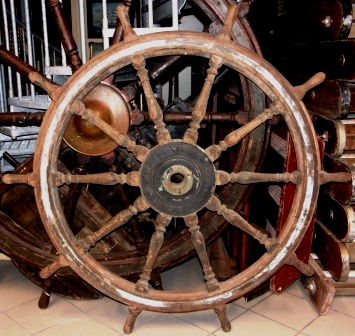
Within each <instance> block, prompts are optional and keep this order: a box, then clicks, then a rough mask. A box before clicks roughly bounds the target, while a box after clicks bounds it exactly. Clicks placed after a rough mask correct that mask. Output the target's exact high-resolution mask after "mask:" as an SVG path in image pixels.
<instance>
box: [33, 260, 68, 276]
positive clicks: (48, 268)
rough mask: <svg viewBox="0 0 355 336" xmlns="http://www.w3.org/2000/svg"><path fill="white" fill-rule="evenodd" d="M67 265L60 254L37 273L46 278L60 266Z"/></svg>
mask: <svg viewBox="0 0 355 336" xmlns="http://www.w3.org/2000/svg"><path fill="white" fill-rule="evenodd" d="M67 266H69V263H68V261H67V260H66V259H65V257H64V256H63V255H62V254H60V255H59V256H58V257H57V259H56V260H55V261H53V262H52V263H51V264H50V265H48V266H46V267H44V268H42V270H41V272H40V273H39V275H40V277H41V278H42V279H47V278H49V277H50V276H52V275H53V274H54V273H55V272H57V271H58V270H59V269H60V268H62V267H67Z"/></svg>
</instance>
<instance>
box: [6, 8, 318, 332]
mask: <svg viewBox="0 0 355 336" xmlns="http://www.w3.org/2000/svg"><path fill="white" fill-rule="evenodd" d="M235 9H236V7H235V6H232V10H230V12H229V14H228V17H227V20H226V23H225V25H224V28H223V29H222V31H221V32H220V34H219V35H218V36H217V37H215V36H211V35H208V34H204V33H191V32H174V33H158V34H154V35H146V36H143V37H137V36H136V35H135V34H134V32H133V30H132V28H131V26H130V24H129V21H128V16H127V13H126V12H125V11H124V9H123V7H120V9H119V10H118V13H119V17H120V20H121V21H122V24H123V27H124V30H125V39H124V42H122V43H120V44H118V45H115V46H112V47H111V48H109V49H108V50H106V51H104V52H102V53H101V54H100V55H99V57H95V58H93V59H92V60H91V61H89V62H88V63H87V64H85V65H84V66H83V67H82V68H80V69H79V70H78V71H77V72H76V73H75V74H74V75H73V76H72V77H71V78H70V79H69V80H68V82H67V83H66V84H65V85H64V86H63V87H61V88H59V89H58V91H57V93H56V92H52V97H53V100H54V101H53V102H52V103H51V105H50V107H49V109H48V111H47V113H46V116H45V119H44V121H43V125H42V127H41V130H40V133H39V136H38V141H37V147H36V153H35V159H34V167H33V173H31V174H28V175H26V176H25V177H24V176H17V175H9V176H8V178H7V180H6V181H7V182H12V183H15V182H25V183H28V184H30V185H32V186H34V190H35V196H36V201H37V205H38V209H39V212H40V214H41V218H42V221H43V223H44V225H45V228H46V230H47V232H48V234H49V236H50V239H51V241H52V242H53V244H54V246H55V248H56V249H57V251H58V252H59V254H60V255H59V257H58V260H57V261H56V262H54V263H53V264H52V265H51V266H49V267H48V269H47V271H48V273H51V272H53V271H55V270H56V269H58V268H59V267H63V266H70V267H71V268H72V269H73V270H74V271H75V272H77V273H78V275H79V276H80V277H82V278H83V279H84V280H86V281H87V282H88V283H89V284H91V285H92V286H94V287H95V288H96V289H98V290H99V291H101V292H103V293H104V294H106V295H108V296H110V297H112V298H114V299H115V300H118V301H120V302H123V303H126V304H127V305H129V307H130V314H129V318H128V320H127V323H126V326H125V331H126V332H130V331H131V330H132V328H133V325H134V321H135V318H136V316H137V315H138V314H139V313H140V312H141V311H142V310H152V311H160V312H188V311H197V310H204V309H210V308H213V309H214V310H215V311H216V312H217V314H218V315H219V317H220V320H221V323H222V327H223V329H224V330H229V329H230V324H229V322H228V319H227V317H226V314H225V304H226V303H227V302H230V301H232V300H234V299H236V298H238V297H240V296H242V295H244V294H245V293H247V292H248V291H249V290H251V289H252V288H255V287H256V286H257V285H258V284H260V283H261V282H262V281H264V280H266V279H267V278H269V277H270V276H271V275H272V274H273V273H274V272H276V271H277V269H278V268H279V267H281V266H282V265H283V264H285V263H288V262H290V261H292V262H294V260H293V259H294V258H295V257H294V254H293V253H294V250H295V249H296V247H297V246H298V244H299V242H300V240H301V239H302V237H303V234H304V233H305V230H306V228H307V225H308V223H309V220H310V217H311V216H312V213H313V210H314V206H315V202H316V198H317V195H318V185H319V176H318V174H319V170H320V162H319V156H318V150H317V146H316V140H315V134H314V132H313V129H312V126H311V121H310V120H309V117H308V114H307V111H306V110H305V108H304V105H303V104H302V103H301V102H300V100H299V97H300V96H302V91H304V90H306V89H307V88H309V85H308V84H307V85H306V86H305V87H301V88H298V89H295V88H293V87H291V86H290V84H289V83H288V82H287V81H286V80H285V79H284V78H283V77H282V76H281V75H280V74H279V73H278V72H277V71H276V70H275V69H274V68H273V67H272V66H270V65H269V64H268V63H267V62H266V61H265V60H263V59H262V58H260V57H259V56H257V55H256V54H254V53H253V52H251V51H249V50H247V49H245V48H244V47H241V46H239V45H236V44H234V43H233V42H231V41H230V30H231V26H232V22H233V21H234V15H235ZM168 55H188V56H189V57H191V58H195V59H196V62H200V61H201V59H207V60H208V63H209V68H208V70H207V76H206V78H205V83H204V85H203V87H202V90H201V93H200V95H199V98H198V100H197V102H196V104H195V106H194V109H193V111H192V121H191V122H190V124H189V128H188V129H187V130H186V132H185V134H184V136H183V138H182V139H172V138H171V136H170V133H169V131H168V129H167V127H166V125H165V123H164V122H163V113H162V111H161V109H160V107H159V104H158V103H157V100H156V98H155V96H154V93H153V90H152V87H151V85H150V82H149V79H148V76H147V69H146V66H145V64H146V60H148V59H151V58H154V57H161V56H168ZM128 65H132V66H133V67H134V68H135V69H136V72H137V75H138V77H139V78H140V81H141V83H142V88H143V92H144V95H145V99H146V102H147V107H148V111H149V114H150V118H151V120H152V121H153V122H154V127H155V130H156V138H157V143H158V144H157V145H156V146H155V147H154V148H152V149H148V148H146V147H143V146H141V145H139V144H137V143H135V142H134V141H132V139H131V138H129V136H127V135H126V134H124V133H122V132H120V131H119V130H117V129H116V128H115V127H113V126H111V125H110V124H109V123H108V122H106V121H104V120H102V119H100V118H99V116H97V115H96V114H94V113H93V112H92V111H91V110H90V109H89V108H86V107H85V105H84V104H83V103H82V99H83V98H84V97H85V96H87V94H88V93H89V92H90V91H91V90H93V89H94V88H95V87H97V85H98V84H99V83H100V82H101V81H103V80H104V79H105V78H107V77H108V76H109V75H110V74H112V73H114V72H116V71H118V70H120V69H122V68H124V67H126V66H128ZM221 68H228V70H229V71H232V72H235V75H236V76H237V75H239V74H242V75H243V76H245V77H246V78H248V79H250V80H251V81H253V82H254V83H255V84H256V85H257V86H258V87H259V88H260V89H261V90H262V91H263V92H264V93H265V94H266V96H267V97H268V98H269V100H270V104H269V107H268V108H266V109H265V110H264V111H263V112H262V113H261V114H260V115H258V116H257V117H256V118H254V119H253V120H251V121H250V122H248V123H247V124H246V125H244V126H243V127H241V128H239V129H237V130H234V131H232V132H230V133H229V134H228V135H226V136H225V137H224V139H223V140H221V141H219V142H218V143H217V144H211V145H209V146H207V147H204V148H203V147H202V146H200V145H199V144H198V139H199V132H198V130H199V128H200V126H201V121H202V120H203V118H204V115H205V113H206V108H207V101H208V98H209V95H210V91H211V87H212V85H213V82H214V79H215V77H216V76H217V74H218V71H219V69H221ZM73 116H80V117H81V118H82V119H83V120H85V121H86V122H87V123H90V124H91V125H95V126H96V127H97V128H98V129H100V130H101V131H102V132H104V133H105V134H106V135H107V136H108V137H109V138H111V139H112V140H113V141H114V142H115V143H116V144H117V145H118V146H121V147H123V148H126V149H127V150H128V151H131V152H132V153H133V154H134V156H135V158H136V159H137V160H138V161H140V162H141V166H140V168H139V170H138V171H133V172H130V173H127V174H115V173H102V174H91V175H72V174H65V173H62V172H61V171H60V169H59V159H58V158H59V152H60V146H61V143H62V139H63V136H64V133H65V131H66V129H67V126H68V124H69V122H70V120H71V118H72V117H73ZM273 118H274V119H275V118H276V119H279V120H282V121H283V122H284V123H285V124H286V125H287V127H288V129H289V132H290V134H291V137H292V139H293V143H294V145H295V153H296V160H297V170H295V171H294V172H291V173H278V174H262V173H254V172H249V171H241V172H237V173H235V172H228V171H224V170H219V169H218V160H219V158H220V157H221V155H223V152H225V151H229V150H233V148H235V146H236V145H237V144H238V143H239V142H240V141H241V140H242V139H243V138H244V137H246V136H247V135H248V134H249V133H250V132H252V131H253V130H255V129H256V128H257V127H259V126H260V125H263V124H264V123H265V122H267V121H268V120H272V119H273ZM262 182H279V183H294V184H295V185H296V192H295V196H294V200H293V206H292V208H291V211H290V213H289V216H288V219H287V221H286V224H285V226H284V228H283V229H282V231H281V232H280V233H279V235H278V236H277V237H275V238H270V237H269V236H268V234H267V233H266V232H265V230H264V229H263V228H259V227H257V226H255V225H253V224H251V223H248V222H247V221H246V220H245V219H243V217H242V216H241V215H240V214H238V212H236V211H235V210H234V209H229V208H228V207H227V206H226V205H225V204H224V202H223V201H222V202H221V200H220V199H219V198H218V196H217V194H215V190H216V188H219V186H223V185H226V184H241V185H244V184H252V183H262ZM71 183H94V184H102V185H115V184H118V183H120V184H127V185H129V186H132V187H136V188H137V189H139V191H140V194H141V195H140V196H138V198H137V199H136V200H135V201H134V202H133V204H132V205H130V206H129V207H128V208H127V209H126V210H123V211H120V212H119V213H117V215H115V216H114V217H113V218H112V219H111V220H110V221H108V222H107V223H106V224H105V225H104V226H103V227H102V228H101V229H99V230H97V231H96V232H93V233H91V234H88V235H87V236H86V237H85V238H81V239H79V238H77V237H76V236H75V235H74V234H73V232H72V231H71V229H70V227H69V225H68V224H67V221H66V219H65V216H64V214H63V209H62V206H61V205H60V198H59V192H58V189H59V187H60V186H61V185H63V184H71ZM149 209H151V210H153V211H155V212H156V213H157V214H158V215H157V224H156V228H155V233H154V234H153V236H152V238H151V241H150V246H149V250H148V252H147V259H146V263H145V265H144V267H143V269H142V271H141V274H140V279H139V280H138V281H137V283H132V282H129V281H127V280H125V279H123V278H121V277H120V276H118V275H117V274H114V273H113V272H111V271H109V270H108V269H107V268H106V267H104V266H103V265H102V264H100V263H99V262H98V261H97V260H96V259H95V258H94V257H93V256H92V255H91V253H90V247H92V246H94V245H95V244H96V243H97V242H99V241H100V240H101V239H103V238H104V237H105V236H106V235H108V234H109V233H111V232H112V231H114V230H116V229H117V228H119V227H121V226H123V225H125V224H126V223H127V222H128V221H129V220H130V219H131V218H132V217H133V216H137V215H138V214H139V213H143V212H145V211H147V210H149ZM202 211H207V212H211V213H214V214H218V215H219V216H220V217H221V218H224V219H225V220H226V221H227V222H229V223H230V224H231V225H233V226H235V227H237V228H239V229H241V230H243V231H245V232H246V233H248V234H249V235H250V236H252V237H253V238H255V239H256V240H257V241H259V243H260V244H261V245H263V246H264V247H265V253H264V255H263V256H262V257H261V258H260V259H259V260H257V261H256V262H255V263H254V264H252V265H251V266H250V267H249V268H247V269H246V270H245V271H243V272H241V273H240V274H238V275H236V276H234V277H232V278H231V279H229V280H227V281H225V282H218V281H217V279H216V278H215V275H214V273H213V270H212V268H211V267H210V264H209V261H208V257H207V251H206V246H205V242H204V238H203V235H202V234H201V232H200V227H199V225H198V224H199V216H200V214H201V213H202ZM176 218H179V219H180V218H182V220H183V221H184V223H185V224H186V226H187V227H188V229H189V231H190V233H191V239H192V243H193V245H194V248H195V249H196V252H197V254H198V257H199V259H200V261H201V264H202V268H203V272H204V275H205V281H206V282H205V283H206V286H205V288H204V289H202V290H196V291H175V292H173V293H172V292H169V291H157V290H154V289H152V288H150V286H149V284H148V281H149V279H150V274H151V272H152V269H153V266H154V262H155V260H156V258H157V255H158V253H159V251H160V248H161V246H162V243H163V240H164V232H165V231H166V227H167V226H168V225H169V224H170V223H171V222H172V220H173V219H176Z"/></svg>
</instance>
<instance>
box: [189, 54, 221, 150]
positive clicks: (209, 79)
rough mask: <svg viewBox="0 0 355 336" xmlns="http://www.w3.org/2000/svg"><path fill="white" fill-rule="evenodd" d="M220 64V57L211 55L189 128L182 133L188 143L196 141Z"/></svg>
mask: <svg viewBox="0 0 355 336" xmlns="http://www.w3.org/2000/svg"><path fill="white" fill-rule="evenodd" d="M221 65H222V58H221V57H217V56H215V55H212V56H211V57H210V60H209V66H210V67H209V69H208V70H207V76H206V78H205V83H204V84H203V87H202V90H201V93H200V95H199V97H198V100H197V102H196V105H195V107H194V109H193V111H192V120H191V122H190V124H189V126H190V127H189V128H188V129H187V130H186V132H185V135H184V141H186V142H189V143H197V140H198V132H197V130H198V129H199V128H200V124H201V121H202V120H203V119H204V117H205V114H206V109H207V103H208V98H209V96H210V93H211V89H212V85H213V82H214V79H215V77H216V76H217V74H218V69H219V68H220V67H221Z"/></svg>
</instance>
